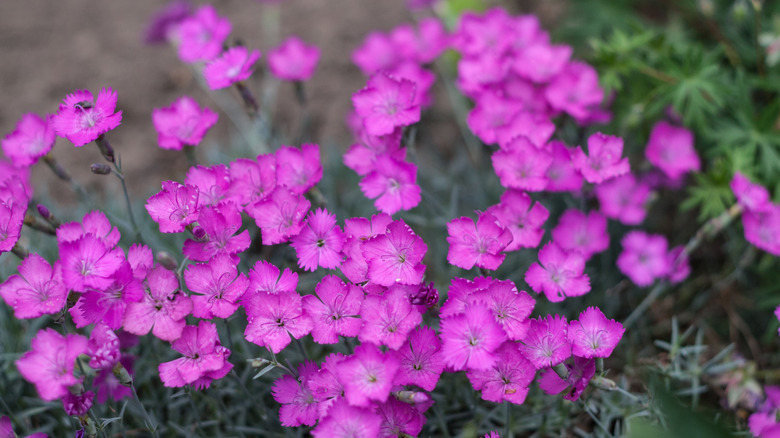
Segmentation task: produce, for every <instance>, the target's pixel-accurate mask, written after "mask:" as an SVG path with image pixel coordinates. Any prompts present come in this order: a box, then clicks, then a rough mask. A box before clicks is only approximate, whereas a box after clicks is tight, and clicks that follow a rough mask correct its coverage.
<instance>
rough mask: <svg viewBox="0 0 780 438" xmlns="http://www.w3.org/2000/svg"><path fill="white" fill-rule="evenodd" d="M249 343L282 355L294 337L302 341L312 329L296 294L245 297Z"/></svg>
mask: <svg viewBox="0 0 780 438" xmlns="http://www.w3.org/2000/svg"><path fill="white" fill-rule="evenodd" d="M244 308H245V309H246V316H247V321H248V323H247V326H246V330H245V331H244V337H245V338H246V340H247V341H249V342H252V343H255V344H257V345H259V346H261V347H267V348H268V349H269V350H271V351H272V352H274V353H279V352H280V351H282V350H283V349H284V347H286V346H287V345H289V344H290V341H291V339H290V338H291V337H292V338H295V339H300V338H302V337H303V336H306V335H308V334H309V333H310V332H311V330H312V327H313V323H312V320H311V318H310V317H309V315H308V314H307V313H306V311H305V310H304V308H303V303H302V299H301V296H300V295H298V293H297V292H279V293H276V294H266V293H262V292H260V293H255V294H251V295H248V296H246V297H245V298H244Z"/></svg>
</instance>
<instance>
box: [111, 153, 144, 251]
mask: <svg viewBox="0 0 780 438" xmlns="http://www.w3.org/2000/svg"><path fill="white" fill-rule="evenodd" d="M113 163H114V171H113V174H114V175H116V177H117V178H119V181H120V182H121V183H122V192H123V193H124V195H125V204H126V206H127V215H128V216H129V217H130V223H131V224H132V225H133V230H134V231H135V238H136V241H138V242H139V243H144V239H143V237H142V236H141V229H140V228H138V224H137V223H136V221H135V216H134V215H133V206H132V203H131V202H130V195H129V194H128V193H127V182H126V181H125V175H124V174H123V173H122V160H121V159H120V157H119V156H117V157H116V161H114V162H113Z"/></svg>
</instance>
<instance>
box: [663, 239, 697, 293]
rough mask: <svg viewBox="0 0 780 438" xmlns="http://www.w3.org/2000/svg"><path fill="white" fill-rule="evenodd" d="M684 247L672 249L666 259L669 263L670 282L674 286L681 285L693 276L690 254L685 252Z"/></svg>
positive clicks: (679, 246)
mask: <svg viewBox="0 0 780 438" xmlns="http://www.w3.org/2000/svg"><path fill="white" fill-rule="evenodd" d="M684 251H685V247H684V246H683V245H677V246H675V247H674V248H672V249H670V250H669V252H668V253H667V254H666V258H667V260H668V261H669V266H670V267H671V268H670V269H669V275H668V277H667V278H668V279H669V282H670V283H672V284H675V283H680V282H681V281H683V280H685V279H686V278H688V276H689V275H691V265H690V263H689V260H688V254H686V253H685V252H684Z"/></svg>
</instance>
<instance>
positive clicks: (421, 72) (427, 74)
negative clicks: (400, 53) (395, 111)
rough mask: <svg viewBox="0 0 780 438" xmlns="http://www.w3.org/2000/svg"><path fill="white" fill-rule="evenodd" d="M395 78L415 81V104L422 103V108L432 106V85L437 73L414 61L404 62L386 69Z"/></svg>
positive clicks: (413, 102)
mask: <svg viewBox="0 0 780 438" xmlns="http://www.w3.org/2000/svg"><path fill="white" fill-rule="evenodd" d="M384 72H385V73H387V74H388V75H390V76H391V77H393V78H395V79H400V80H403V79H407V80H410V81H412V82H414V85H415V93H414V101H412V104H413V105H420V107H421V108H426V107H429V106H431V104H432V103H433V96H432V95H431V87H433V83H434V82H436V75H434V74H433V72H431V71H430V70H426V69H424V68H422V67H420V64H418V63H416V62H412V61H407V62H402V63H400V64H398V65H396V66H395V67H393V68H391V69H387V70H385V71H384Z"/></svg>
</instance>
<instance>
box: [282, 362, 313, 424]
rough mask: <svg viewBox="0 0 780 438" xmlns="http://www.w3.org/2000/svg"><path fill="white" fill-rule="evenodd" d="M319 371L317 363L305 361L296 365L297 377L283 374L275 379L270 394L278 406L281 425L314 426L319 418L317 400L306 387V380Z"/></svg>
mask: <svg viewBox="0 0 780 438" xmlns="http://www.w3.org/2000/svg"><path fill="white" fill-rule="evenodd" d="M318 372H319V368H318V367H317V364H315V363H314V362H309V361H305V362H302V363H301V364H300V365H299V366H298V376H299V377H298V379H296V378H295V377H293V376H290V375H289V374H285V375H283V376H282V377H280V378H279V379H276V381H275V382H274V386H273V388H272V389H271V394H272V395H273V397H274V400H276V402H277V403H280V404H281V405H282V406H281V407H280V408H279V421H280V422H281V423H282V426H286V427H297V426H301V425H306V426H314V425H315V424H316V423H317V420H318V419H319V417H320V415H319V402H318V401H317V399H315V398H314V394H312V392H311V390H310V389H309V388H308V385H307V384H306V383H308V380H309V379H310V378H311V377H312V376H313V375H316V374H317V373H318Z"/></svg>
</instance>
